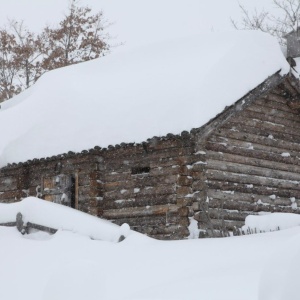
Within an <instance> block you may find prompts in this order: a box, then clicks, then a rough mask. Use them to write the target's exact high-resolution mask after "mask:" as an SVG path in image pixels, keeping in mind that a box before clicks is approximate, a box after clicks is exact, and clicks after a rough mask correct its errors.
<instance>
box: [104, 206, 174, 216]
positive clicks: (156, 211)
mask: <svg viewBox="0 0 300 300" xmlns="http://www.w3.org/2000/svg"><path fill="white" fill-rule="evenodd" d="M178 209H179V207H178V206H177V205H173V204H170V205H156V206H151V207H148V208H146V207H137V208H123V209H112V210H105V211H104V212H103V217H104V218H108V219H117V218H124V217H142V216H149V215H165V214H167V213H169V212H177V211H178Z"/></svg>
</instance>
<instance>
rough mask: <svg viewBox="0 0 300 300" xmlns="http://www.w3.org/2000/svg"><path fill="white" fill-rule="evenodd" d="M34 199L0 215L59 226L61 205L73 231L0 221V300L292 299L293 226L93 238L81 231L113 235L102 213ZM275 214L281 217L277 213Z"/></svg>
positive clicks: (296, 247) (295, 274) (299, 236)
mask: <svg viewBox="0 0 300 300" xmlns="http://www.w3.org/2000/svg"><path fill="white" fill-rule="evenodd" d="M34 200H35V199H27V200H26V201H25V202H23V203H22V202H21V203H17V204H14V205H11V204H7V205H6V206H7V208H5V207H4V206H3V205H2V206H1V207H0V220H3V218H4V216H5V215H6V216H7V215H10V216H9V217H6V220H7V219H9V220H10V219H11V218H12V216H13V214H14V213H15V212H16V211H18V210H21V211H22V213H23V214H24V217H25V218H27V219H34V220H35V221H37V219H36V215H37V213H36V212H37V211H38V212H40V213H41V216H43V217H44V218H43V219H44V224H46V225H47V224H49V222H52V223H51V224H52V226H54V227H59V226H61V224H62V222H63V220H62V218H61V216H62V215H64V214H65V213H66V209H67V210H69V213H68V214H66V220H69V219H72V220H73V221H74V222H73V223H74V224H73V226H74V228H75V229H76V230H72V231H70V230H69V229H68V228H67V230H62V229H61V230H59V231H58V232H57V233H56V234H54V235H49V234H47V233H43V232H34V233H31V234H29V235H24V236H22V235H21V234H20V233H19V232H18V231H17V229H16V228H8V227H0V244H1V247H0V266H1V267H0V299H5V300H20V299H26V300H27V299H30V300H54V299H55V300H66V299H72V300H77V299H78V300H82V299H88V300H93V299H103V300H108V299H109V300H122V299H126V300H142V299H145V300H146V299H147V300H167V299H168V300H179V299H180V300H193V299H195V300H199V299H205V300H287V299H288V300H296V299H299V293H298V282H297V281H298V279H299V276H300V265H299V259H298V256H299V253H300V227H299V226H297V227H292V228H290V229H287V230H282V231H277V232H273V233H264V234H257V235H248V236H242V237H230V238H220V239H206V240H185V241H157V240H153V239H150V238H147V237H145V236H142V235H140V234H137V233H133V232H131V234H130V233H129V234H128V235H127V238H126V239H125V240H124V241H122V242H120V243H116V242H115V241H108V240H107V239H106V238H105V240H93V239H91V238H90V237H89V235H90V234H89V232H88V231H89V230H92V232H95V227H97V229H98V230H99V231H101V230H107V232H109V234H108V235H111V237H113V236H114V235H115V229H117V228H118V226H113V225H112V226H111V228H110V229H109V225H108V224H106V223H105V222H102V221H101V220H98V221H99V222H98V224H97V225H95V223H94V224H93V225H92V223H91V222H90V219H89V218H91V217H90V216H83V215H82V216H79V215H78V212H76V211H75V210H72V209H69V208H65V207H63V206H61V205H58V204H51V203H47V202H45V206H44V207H43V206H38V203H37V202H36V201H34ZM37 201H39V202H44V201H42V200H37ZM25 207H26V209H25ZM48 209H49V210H48ZM47 210H48V216H45V215H44V213H45V211H47ZM275 216H276V215H275ZM287 216H290V215H288V214H287ZM262 217H264V216H262ZM258 218H260V217H258ZM276 218H277V220H279V221H280V219H281V222H282V223H286V221H284V220H282V218H281V215H277V217H276ZM79 220H80V222H79ZM91 225H92V226H91ZM290 225H291V224H290ZM79 228H85V229H86V231H85V232H79V231H78V229H79ZM111 229H113V230H111ZM111 240H113V239H111Z"/></svg>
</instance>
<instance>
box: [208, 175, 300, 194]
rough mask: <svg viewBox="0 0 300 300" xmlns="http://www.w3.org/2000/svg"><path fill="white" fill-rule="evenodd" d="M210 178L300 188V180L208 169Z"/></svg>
mask: <svg viewBox="0 0 300 300" xmlns="http://www.w3.org/2000/svg"><path fill="white" fill-rule="evenodd" d="M206 176H207V179H208V180H220V181H225V182H239V183H243V184H255V185H261V186H270V187H277V188H283V189H293V190H300V186H299V182H298V181H289V180H282V179H273V178H266V177H261V176H253V175H241V174H238V173H231V172H224V171H217V170H208V171H207V172H206Z"/></svg>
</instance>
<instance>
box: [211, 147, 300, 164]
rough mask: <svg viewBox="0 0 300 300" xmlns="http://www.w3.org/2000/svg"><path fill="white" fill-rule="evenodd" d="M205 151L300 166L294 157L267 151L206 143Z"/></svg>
mask: <svg viewBox="0 0 300 300" xmlns="http://www.w3.org/2000/svg"><path fill="white" fill-rule="evenodd" d="M206 148H207V151H215V152H219V153H228V154H233V155H240V156H244V157H250V158H257V159H261V160H269V161H273V162H274V163H277V162H278V163H286V164H288V165H297V166H299V165H300V160H299V159H298V158H294V157H282V156H281V155H279V154H277V153H271V152H268V151H261V150H255V149H245V148H238V147H232V146H228V145H226V146H225V145H222V144H216V143H210V142H208V143H207V145H206Z"/></svg>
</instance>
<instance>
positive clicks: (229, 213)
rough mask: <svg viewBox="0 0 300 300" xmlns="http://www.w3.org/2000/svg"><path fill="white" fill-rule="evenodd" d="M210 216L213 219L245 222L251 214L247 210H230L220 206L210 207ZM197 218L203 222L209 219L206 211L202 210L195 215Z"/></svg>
mask: <svg viewBox="0 0 300 300" xmlns="http://www.w3.org/2000/svg"><path fill="white" fill-rule="evenodd" d="M208 214H209V217H210V218H211V219H217V220H218V219H224V220H228V221H243V222H245V219H246V217H247V216H248V215H249V213H247V212H239V211H236V210H228V209H219V208H210V209H209V212H208ZM195 219H196V220H198V221H200V222H201V220H202V222H205V221H206V220H207V216H206V214H205V213H203V212H200V213H198V214H197V215H196V216H195Z"/></svg>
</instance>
